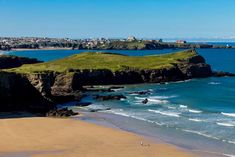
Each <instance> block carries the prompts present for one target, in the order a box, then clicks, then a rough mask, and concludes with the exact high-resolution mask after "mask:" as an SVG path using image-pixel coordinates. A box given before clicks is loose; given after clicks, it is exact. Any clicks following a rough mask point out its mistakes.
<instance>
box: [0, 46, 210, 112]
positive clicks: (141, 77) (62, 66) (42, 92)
mask: <svg viewBox="0 0 235 157" xmlns="http://www.w3.org/2000/svg"><path fill="white" fill-rule="evenodd" d="M212 74H213V73H212V70H211V67H210V65H208V64H206V62H205V59H204V58H203V57H202V56H200V55H198V54H197V53H196V52H195V51H194V50H188V51H183V52H178V53H172V54H166V55H154V56H144V57H130V56H124V55H119V54H111V53H82V54H78V55H74V56H71V57H68V58H65V59H62V60H58V61H53V62H48V63H40V64H35V65H24V66H22V67H20V68H14V69H9V70H3V71H1V72H0V101H1V104H0V111H12V110H30V111H36V112H46V111H48V110H50V109H52V108H53V107H54V105H55V104H56V103H60V102H66V101H72V100H79V99H80V97H81V91H82V90H83V86H85V85H111V84H112V85H114V84H137V83H162V82H171V81H182V80H187V79H192V78H204V77H210V76H212Z"/></svg>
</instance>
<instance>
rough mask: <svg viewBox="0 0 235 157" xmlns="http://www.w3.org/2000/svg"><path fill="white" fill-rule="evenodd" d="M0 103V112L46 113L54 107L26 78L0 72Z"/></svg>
mask: <svg viewBox="0 0 235 157" xmlns="http://www.w3.org/2000/svg"><path fill="white" fill-rule="evenodd" d="M0 101H1V103H0V112H2V111H18V110H27V111H32V112H47V111H48V110H50V109H52V108H53V107H54V105H53V103H52V102H51V101H49V100H48V99H45V98H44V97H43V96H42V93H41V92H40V91H39V90H37V89H36V88H35V87H34V86H33V85H32V84H31V82H30V81H29V80H28V79H27V77H24V76H22V75H20V74H15V73H6V72H0Z"/></svg>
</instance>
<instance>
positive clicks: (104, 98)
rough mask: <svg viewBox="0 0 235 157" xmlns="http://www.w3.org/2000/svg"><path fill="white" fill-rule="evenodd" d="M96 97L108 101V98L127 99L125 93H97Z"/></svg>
mask: <svg viewBox="0 0 235 157" xmlns="http://www.w3.org/2000/svg"><path fill="white" fill-rule="evenodd" d="M95 99H98V100H102V101H107V100H121V99H126V97H125V96H124V95H96V96H95Z"/></svg>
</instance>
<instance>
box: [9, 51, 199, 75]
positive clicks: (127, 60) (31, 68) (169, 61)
mask: <svg viewBox="0 0 235 157" xmlns="http://www.w3.org/2000/svg"><path fill="white" fill-rule="evenodd" d="M195 55H197V53H196V52H195V51H194V50H188V51H181V52H177V53H169V54H163V55H151V56H126V55H120V54H112V53H102V52H95V53H94V52H86V53H81V54H76V55H73V56H70V57H67V58H64V59H60V60H56V61H50V62H46V63H39V64H31V65H23V66H21V67H19V68H13V69H8V70H7V71H9V72H17V73H38V72H40V73H41V72H44V71H54V72H60V73H61V72H71V71H76V70H84V69H92V70H94V69H109V70H111V71H121V70H126V69H160V68H170V67H172V66H173V64H175V63H179V62H180V61H182V60H186V59H187V58H189V57H192V56H195Z"/></svg>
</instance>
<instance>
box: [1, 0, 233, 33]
mask: <svg viewBox="0 0 235 157" xmlns="http://www.w3.org/2000/svg"><path fill="white" fill-rule="evenodd" d="M234 16H235V0H0V36H2V37H3V36H4V37H6V36H7V37H23V36H24V37H25V36H27V37H32V36H33V37H62V38H64V37H68V38H91V37H94V38H96V37H105V38H123V37H127V36H130V35H133V36H136V37H139V38H225V37H226V38H235V18H234Z"/></svg>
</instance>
